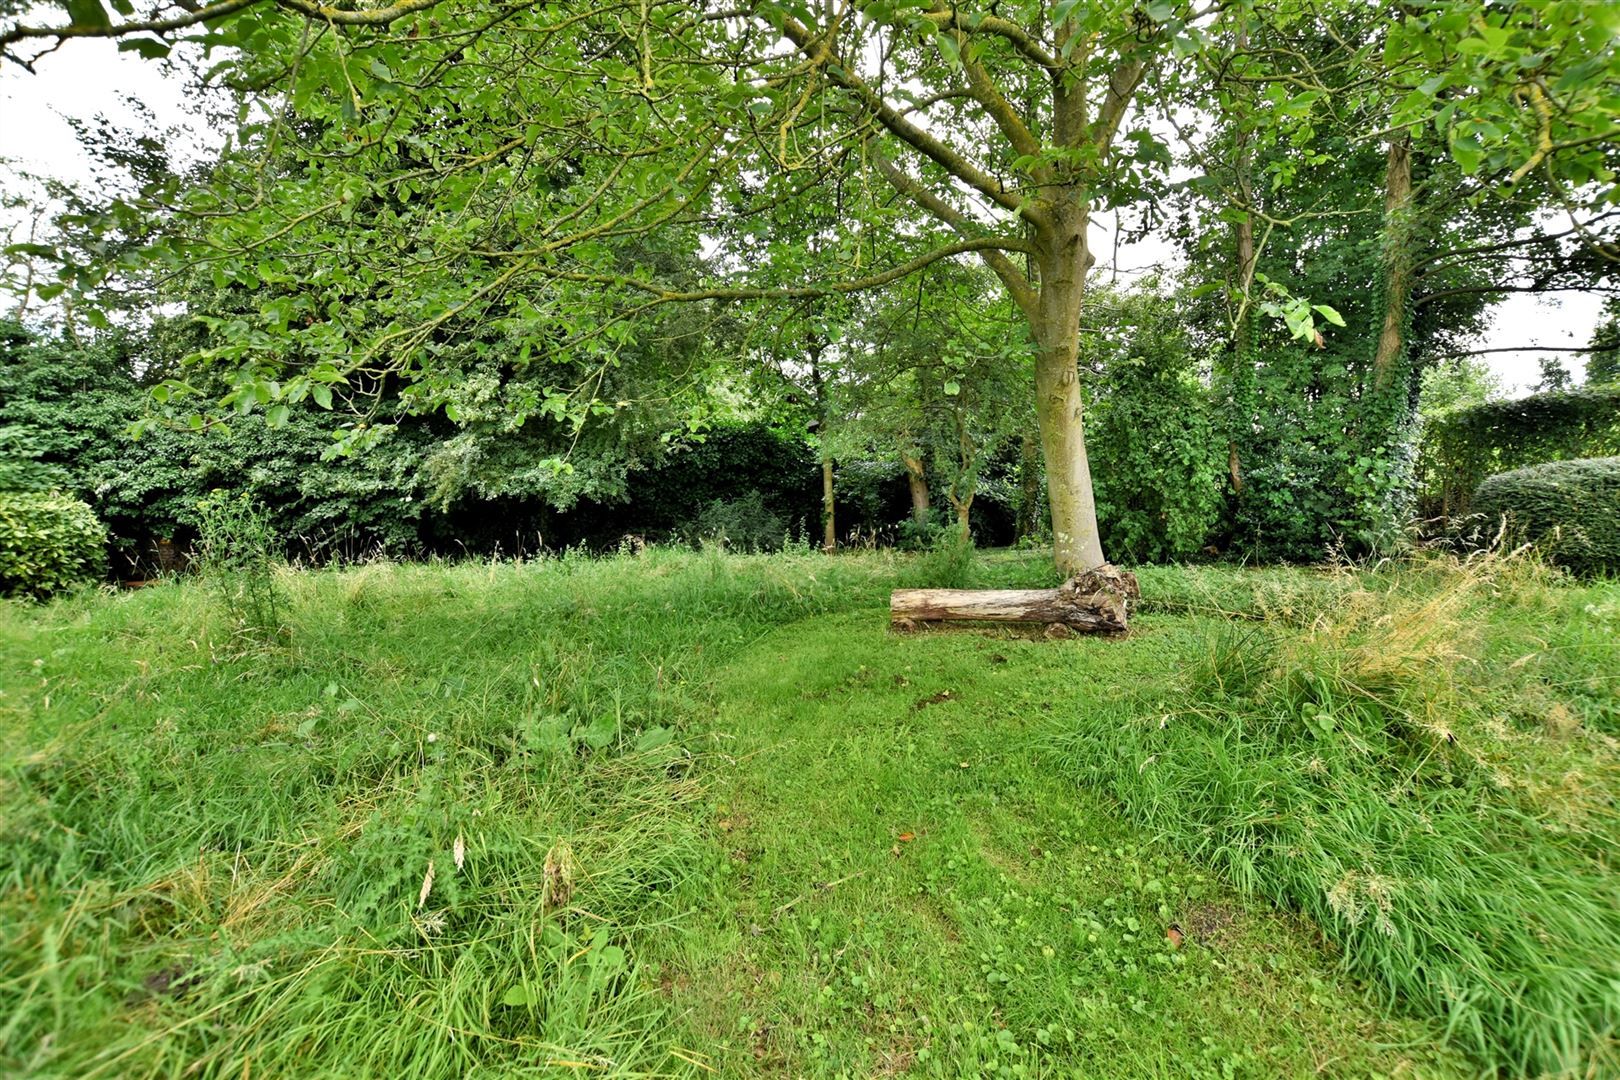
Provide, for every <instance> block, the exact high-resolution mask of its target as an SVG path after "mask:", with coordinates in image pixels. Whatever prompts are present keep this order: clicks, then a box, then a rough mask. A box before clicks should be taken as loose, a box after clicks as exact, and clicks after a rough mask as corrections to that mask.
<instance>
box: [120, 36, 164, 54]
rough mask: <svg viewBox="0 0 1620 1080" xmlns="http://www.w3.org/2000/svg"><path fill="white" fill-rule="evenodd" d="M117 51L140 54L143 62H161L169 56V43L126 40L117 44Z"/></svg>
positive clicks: (149, 40)
mask: <svg viewBox="0 0 1620 1080" xmlns="http://www.w3.org/2000/svg"><path fill="white" fill-rule="evenodd" d="M118 51H119V52H133V53H140V54H141V58H142V59H144V60H162V59H163V58H164V57H166V56H168V55H169V43H168V42H166V41H159V40H158V39H157V38H147V37H141V38H126V39H124V40H123V41H120V42H119V43H118Z"/></svg>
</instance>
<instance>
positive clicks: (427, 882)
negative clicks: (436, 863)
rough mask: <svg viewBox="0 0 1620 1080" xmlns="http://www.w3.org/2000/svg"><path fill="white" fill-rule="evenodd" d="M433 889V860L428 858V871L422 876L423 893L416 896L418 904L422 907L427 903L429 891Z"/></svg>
mask: <svg viewBox="0 0 1620 1080" xmlns="http://www.w3.org/2000/svg"><path fill="white" fill-rule="evenodd" d="M432 891H433V861H432V860H431V859H430V860H428V868H427V873H426V874H425V875H423V877H422V895H420V896H418V897H417V898H416V906H417V907H421V906H422V905H423V904H425V903H427V898H428V893H430V892H432Z"/></svg>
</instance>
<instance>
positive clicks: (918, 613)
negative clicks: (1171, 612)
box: [889, 566, 1141, 634]
mask: <svg viewBox="0 0 1620 1080" xmlns="http://www.w3.org/2000/svg"><path fill="white" fill-rule="evenodd" d="M1140 595H1141V592H1140V590H1139V589H1138V588H1137V584H1136V575H1134V574H1128V573H1121V572H1120V571H1118V570H1115V569H1114V568H1113V567H1111V566H1101V567H1098V568H1097V569H1095V570H1089V571H1087V572H1086V573H1084V574H1080V575H1078V576H1076V577H1073V578H1070V579H1069V580H1068V581H1066V582H1064V583H1063V584H1062V585H1061V586H1059V587H1058V588H1056V589H896V590H894V592H892V593H890V594H889V625H890V627H891V628H893V629H895V630H914V629H916V628H917V625H918V624H919V623H927V622H1022V623H1045V624H1046V625H1047V627H1048V629H1049V630H1050V629H1052V628H1055V627H1065V628H1067V629H1069V630H1078V631H1084V632H1089V633H1103V634H1118V633H1123V632H1124V631H1125V629H1126V623H1127V617H1128V611H1129V607H1130V601H1131V600H1132V599H1135V598H1136V597H1138V596H1140Z"/></svg>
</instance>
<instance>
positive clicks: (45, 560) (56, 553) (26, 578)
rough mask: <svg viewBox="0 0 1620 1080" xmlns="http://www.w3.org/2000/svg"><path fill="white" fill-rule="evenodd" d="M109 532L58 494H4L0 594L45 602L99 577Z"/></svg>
mask: <svg viewBox="0 0 1620 1080" xmlns="http://www.w3.org/2000/svg"><path fill="white" fill-rule="evenodd" d="M106 553H107V530H106V529H104V528H102V525H101V522H100V521H98V520H96V515H95V512H94V511H93V510H91V509H90V507H89V506H87V505H85V504H84V503H82V502H80V501H79V500H78V499H75V498H73V497H72V496H71V495H61V494H58V493H55V492H40V491H7V492H0V594H3V595H6V596H35V597H44V596H49V595H50V594H51V593H54V592H57V591H59V590H61V589H65V588H67V587H68V586H69V585H74V584H77V583H78V582H80V581H85V580H88V579H92V578H94V577H96V576H97V575H98V574H100V573H101V570H102V567H103V564H104V563H105V560H106Z"/></svg>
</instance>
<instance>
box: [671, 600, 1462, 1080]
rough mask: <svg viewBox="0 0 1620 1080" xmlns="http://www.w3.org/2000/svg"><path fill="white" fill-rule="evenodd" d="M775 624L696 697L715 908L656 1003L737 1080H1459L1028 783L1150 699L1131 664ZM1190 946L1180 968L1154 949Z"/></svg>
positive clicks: (1179, 628) (1345, 988) (1301, 949)
mask: <svg viewBox="0 0 1620 1080" xmlns="http://www.w3.org/2000/svg"><path fill="white" fill-rule="evenodd" d="M885 618H886V616H885V613H884V612H883V611H881V610H877V609H874V610H870V611H862V612H857V613H848V614H839V615H833V616H827V617H820V618H810V619H806V620H802V621H800V622H797V623H794V624H793V625H791V626H787V627H783V628H782V629H781V630H779V631H777V632H776V633H774V634H772V635H770V636H769V637H768V638H766V639H765V640H764V641H762V642H760V643H759V644H758V645H757V646H755V647H754V648H753V649H751V650H750V651H749V652H747V653H746V654H745V655H743V656H742V657H740V658H738V659H737V660H736V661H734V662H733V663H732V664H731V665H730V666H729V668H728V669H727V670H726V671H725V672H723V673H722V674H721V675H720V676H719V677H718V678H717V681H716V684H715V718H714V721H713V727H712V730H711V732H710V733H709V740H710V742H711V749H712V755H711V757H712V760H713V762H715V764H713V765H712V766H711V767H712V775H711V776H710V777H709V780H708V786H709V789H710V797H711V798H712V799H713V800H714V802H713V810H714V814H715V819H714V821H713V823H712V828H713V833H714V840H715V842H716V843H718V844H721V845H723V846H725V847H726V848H727V849H728V856H727V870H726V874H727V879H726V882H725V886H724V887H723V888H722V889H720V890H719V895H718V896H717V897H716V900H715V905H716V906H715V908H714V909H712V910H709V911H707V912H705V913H703V915H702V916H701V917H700V918H699V919H697V920H695V921H694V922H693V923H692V924H690V925H689V930H690V931H691V932H690V934H689V936H688V937H687V938H686V939H685V940H684V941H683V943H682V948H683V953H684V961H681V962H675V963H672V965H671V972H670V974H669V975H668V976H667V977H666V986H667V987H668V992H669V993H670V996H671V999H672V1001H673V1003H674V1005H675V1007H676V1008H677V1010H678V1011H679V1013H680V1015H681V1019H682V1023H683V1024H684V1025H685V1026H686V1027H687V1029H688V1030H689V1031H690V1032H691V1034H690V1035H688V1036H687V1037H686V1040H685V1041H686V1043H687V1044H688V1045H699V1046H704V1047H706V1048H707V1049H708V1050H709V1052H710V1054H711V1055H712V1056H711V1058H710V1062H711V1064H712V1065H713V1066H714V1067H715V1068H717V1069H718V1070H719V1071H720V1073H722V1074H723V1075H730V1076H756V1075H770V1076H852V1077H855V1076H892V1075H930V1076H949V1077H957V1076H1047V1075H1051V1076H1071V1075H1074V1076H1110V1077H1135V1076H1144V1077H1145V1076H1166V1077H1169V1076H1190V1075H1207V1076H1223V1075H1224V1076H1232V1075H1252V1076H1307V1075H1318V1074H1328V1075H1338V1076H1365V1075H1425V1076H1438V1075H1452V1074H1453V1073H1454V1072H1457V1071H1458V1070H1457V1066H1456V1062H1455V1061H1454V1060H1451V1061H1448V1060H1447V1059H1445V1058H1444V1056H1443V1055H1438V1054H1437V1053H1436V1052H1435V1051H1433V1050H1432V1049H1431V1048H1432V1047H1433V1045H1434V1032H1433V1030H1432V1029H1429V1028H1427V1027H1425V1026H1424V1025H1422V1024H1419V1023H1416V1022H1397V1021H1392V1020H1390V1019H1388V1018H1387V1017H1385V1016H1382V1015H1380V1014H1379V1012H1378V1011H1377V1010H1376V1009H1375V1008H1373V1007H1372V1006H1370V1005H1369V1004H1368V1003H1367V1001H1366V1000H1365V998H1364V997H1363V995H1362V993H1361V992H1360V991H1359V990H1358V989H1357V988H1356V987H1355V986H1354V985H1353V984H1352V983H1351V982H1349V981H1348V980H1346V979H1345V978H1343V977H1342V976H1341V975H1340V974H1338V973H1337V972H1336V970H1335V966H1334V962H1333V959H1332V958H1331V956H1330V955H1329V954H1328V952H1327V951H1326V948H1325V946H1324V944H1323V942H1322V941H1321V939H1320V937H1319V935H1318V934H1316V932H1315V931H1314V930H1313V928H1311V927H1310V926H1309V925H1307V924H1304V923H1302V922H1300V921H1297V920H1293V919H1289V918H1284V917H1281V916H1278V915H1275V914H1268V913H1265V912H1262V911H1260V910H1257V909H1256V908H1254V907H1253V906H1252V905H1250V904H1246V903H1245V902H1244V901H1243V900H1241V899H1240V898H1239V897H1237V896H1236V895H1234V894H1233V893H1232V892H1231V891H1229V890H1228V889H1226V888H1223V887H1222V886H1221V885H1219V884H1218V883H1216V882H1214V881H1213V880H1212V879H1211V878H1210V876H1209V875H1207V874H1205V873H1202V872H1200V871H1199V870H1198V869H1197V868H1196V867H1193V866H1191V865H1189V864H1187V863H1186V862H1185V861H1184V860H1182V859H1179V858H1178V857H1176V855H1175V854H1174V853H1173V852H1171V851H1170V850H1168V848H1167V847H1165V846H1164V845H1161V844H1158V843H1155V841H1154V838H1153V837H1151V836H1149V835H1145V834H1143V833H1142V832H1140V831H1138V830H1136V829H1134V828H1132V827H1131V826H1130V825H1128V824H1127V823H1126V822H1125V821H1124V820H1123V819H1122V817H1121V816H1120V814H1119V813H1118V812H1117V810H1116V809H1115V808H1114V807H1112V806H1110V805H1108V804H1107V803H1106V802H1105V801H1104V800H1102V799H1099V798H1097V797H1094V796H1088V795H1087V794H1085V793H1084V792H1081V791H1079V790H1077V789H1076V788H1075V786H1074V785H1073V784H1072V783H1070V782H1066V781H1065V779H1064V778H1063V775H1062V774H1061V773H1060V772H1058V771H1056V770H1054V769H1053V768H1051V767H1050V763H1043V761H1042V749H1043V744H1044V742H1045V737H1046V734H1047V733H1048V732H1049V731H1050V730H1051V729H1052V726H1053V724H1054V710H1058V711H1060V712H1061V710H1062V708H1063V703H1065V702H1067V701H1073V700H1075V699H1076V698H1077V697H1078V696H1084V695H1095V694H1097V693H1099V692H1102V691H1105V690H1106V689H1107V688H1109V687H1111V686H1117V685H1119V684H1121V683H1122V682H1127V681H1130V680H1142V679H1159V678H1162V677H1163V675H1164V674H1165V672H1166V670H1167V668H1173V667H1174V666H1175V665H1176V664H1177V663H1178V662H1181V661H1183V660H1184V659H1185V657H1186V654H1187V653H1188V652H1189V651H1190V649H1191V647H1192V646H1193V644H1194V642H1195V641H1197V640H1201V638H1200V637H1199V636H1198V635H1197V633H1196V632H1195V631H1194V629H1193V628H1191V627H1190V626H1189V625H1188V621H1187V620H1185V619H1180V618H1174V617H1168V616H1158V617H1150V618H1147V619H1144V620H1142V622H1141V629H1140V630H1138V631H1137V632H1135V633H1134V634H1133V636H1132V638H1131V639H1130V640H1129V641H1111V640H1104V639H1082V640H1077V641H1069V642H1056V643H1051V642H1045V641H1030V640H1021V639H1018V638H1015V637H1012V636H1009V635H1005V634H998V635H987V634H978V633H973V632H948V633H926V634H922V635H917V636H910V637H897V636H894V635H891V634H889V633H888V632H887V631H886V628H885ZM1171 927H1175V928H1176V929H1177V930H1178V931H1179V933H1180V934H1181V935H1182V941H1181V947H1180V948H1177V947H1176V944H1175V943H1174V942H1173V941H1172V940H1171V935H1170V929H1171Z"/></svg>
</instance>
